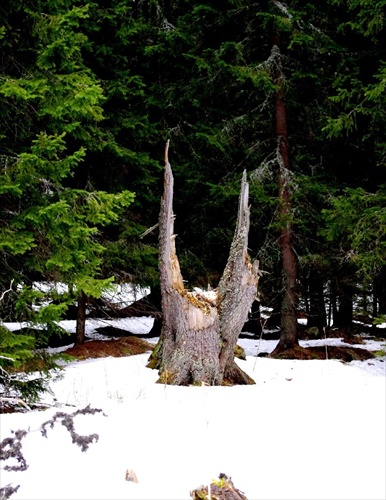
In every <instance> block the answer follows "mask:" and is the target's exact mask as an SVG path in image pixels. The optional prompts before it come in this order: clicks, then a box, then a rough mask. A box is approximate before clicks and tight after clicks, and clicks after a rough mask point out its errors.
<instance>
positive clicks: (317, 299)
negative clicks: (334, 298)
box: [307, 269, 327, 336]
mask: <svg viewBox="0 0 386 500" xmlns="http://www.w3.org/2000/svg"><path fill="white" fill-rule="evenodd" d="M308 290H309V301H310V306H309V312H308V317H307V326H308V327H317V328H318V332H319V336H321V335H322V333H323V328H324V327H325V326H326V324H327V317H326V307H325V303H324V289H323V278H322V276H321V275H320V274H319V272H318V271H317V270H315V269H311V272H310V275H309V277H308Z"/></svg>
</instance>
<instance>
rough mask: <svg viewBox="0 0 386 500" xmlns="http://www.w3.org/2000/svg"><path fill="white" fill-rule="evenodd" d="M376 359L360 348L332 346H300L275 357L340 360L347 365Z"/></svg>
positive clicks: (370, 353) (369, 352) (372, 354)
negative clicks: (351, 362)
mask: <svg viewBox="0 0 386 500" xmlns="http://www.w3.org/2000/svg"><path fill="white" fill-rule="evenodd" d="M374 357H375V355H374V353H372V352H371V351H368V350H367V349H362V348H360V347H347V346H330V345H329V346H315V347H300V346H298V347H294V348H292V349H287V350H285V351H283V352H281V353H280V354H278V355H277V356H274V358H276V359H309V360H310V359H326V358H327V359H339V360H341V361H345V362H347V363H349V362H350V361H353V360H359V361H363V360H365V359H371V358H374Z"/></svg>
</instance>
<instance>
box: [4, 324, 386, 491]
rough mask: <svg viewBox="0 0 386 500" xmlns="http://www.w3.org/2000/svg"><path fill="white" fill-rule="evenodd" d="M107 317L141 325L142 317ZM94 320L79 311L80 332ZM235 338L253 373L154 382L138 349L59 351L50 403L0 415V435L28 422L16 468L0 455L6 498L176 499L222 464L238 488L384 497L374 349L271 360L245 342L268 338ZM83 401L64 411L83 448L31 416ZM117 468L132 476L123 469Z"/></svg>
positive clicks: (381, 387)
mask: <svg viewBox="0 0 386 500" xmlns="http://www.w3.org/2000/svg"><path fill="white" fill-rule="evenodd" d="M63 324H64V325H65V327H66V328H67V329H68V330H71V329H72V328H74V323H73V322H66V323H63ZM104 324H106V323H105V322H104ZM109 324H111V322H109ZM113 324H114V326H117V327H119V328H127V329H129V330H130V331H132V332H133V333H135V332H137V333H139V334H143V333H146V332H147V331H148V330H149V328H150V326H151V320H150V319H149V318H134V319H130V320H127V319H125V320H117V321H115V322H113ZM7 326H9V325H7ZM11 326H12V325H11ZM19 326H20V325H18V327H19ZM97 326H101V325H100V322H98V321H96V320H94V321H89V322H88V326H87V328H88V335H90V336H95V328H96V327H97ZM14 327H15V328H16V326H14ZM156 340H157V339H152V341H153V342H155V341H156ZM324 342H325V341H312V342H311V341H309V342H303V345H315V344H316V343H324ZM327 342H328V343H329V344H331V345H341V344H342V342H341V340H340V339H327ZM239 344H240V345H242V346H243V347H244V348H245V349H246V353H247V360H246V361H241V360H238V363H239V364H240V366H241V367H242V368H243V369H244V370H245V371H246V372H247V373H248V374H249V375H250V376H251V377H252V378H253V379H254V380H255V381H256V385H253V386H238V387H171V386H164V385H159V384H156V383H155V381H156V380H157V372H156V371H154V370H150V369H148V368H146V363H147V359H148V354H142V355H137V356H131V357H126V358H104V359H96V360H87V361H75V362H71V363H69V364H68V365H67V366H66V368H65V370H64V376H63V378H62V379H61V380H58V381H55V382H52V391H53V394H52V395H47V397H46V402H47V403H49V404H51V405H53V407H52V408H50V409H48V410H45V411H33V412H29V413H23V414H3V415H0V423H1V427H0V432H1V435H0V439H1V440H3V439H4V438H6V437H11V436H13V434H12V431H17V430H18V429H25V430H28V434H27V436H26V437H25V438H24V439H22V441H21V445H22V452H23V456H24V457H25V459H26V462H27V464H28V468H27V470H25V471H23V472H14V471H7V470H5V469H4V466H6V465H15V460H12V459H9V460H7V461H4V462H2V463H1V466H2V469H1V470H0V473H1V475H0V487H5V486H6V485H8V484H11V485H13V486H17V485H20V487H19V489H18V491H17V493H15V494H13V495H12V497H11V498H12V499H13V500H32V499H39V500H44V499H47V500H48V499H49V500H69V499H74V500H75V499H79V500H85V499H90V500H91V499H93V500H97V499H103V500H107V499H136V500H139V499H146V500H163V499H164V500H173V499H176V500H183V499H189V498H190V495H189V493H190V491H191V490H193V489H195V488H197V487H198V486H200V485H201V484H208V483H209V482H210V481H211V480H212V479H215V478H217V477H218V475H219V473H221V472H222V473H225V474H227V475H229V476H231V477H232V480H233V482H234V484H235V486H236V487H237V488H238V489H240V490H242V491H243V492H244V493H245V494H246V496H247V497H248V498H249V499H250V500H255V499H256V500H258V499H275V500H287V499H296V500H301V499H307V500H312V499H315V500H322V499H323V500H327V499H331V500H333V499H334V500H339V499H345V500H355V499H358V500H377V499H382V500H384V499H385V498H386V478H385V470H386V448H385V442H386V435H385V421H386V418H385V417H386V371H385V370H386V362H385V360H384V359H383V360H381V359H376V360H373V359H371V360H367V361H363V362H352V363H349V364H346V363H342V362H340V361H336V360H324V361H321V360H320V361H319V360H312V361H294V360H273V359H268V358H261V357H256V353H257V352H264V351H268V352H269V351H271V350H272V349H273V347H274V346H275V345H276V341H264V340H263V341H259V340H250V339H240V340H239ZM382 345H383V346H384V345H385V343H384V342H383V343H382V342H375V341H369V342H368V344H367V345H361V346H358V347H365V348H367V349H373V350H378V349H380V347H381V346H382ZM87 405H90V406H91V408H98V409H101V410H103V413H102V412H101V413H96V414H94V415H89V414H86V415H78V416H76V417H74V423H75V431H76V432H77V433H78V434H80V435H90V434H94V433H96V434H98V436H99V439H98V441H96V442H93V443H91V444H90V447H89V448H88V450H87V451H85V452H82V451H81V449H80V447H78V446H77V445H76V444H74V443H72V442H71V436H70V434H69V432H68V431H67V430H66V428H65V427H64V426H63V425H61V420H60V419H59V420H58V421H57V422H56V423H55V425H54V426H53V428H52V429H51V428H50V427H48V430H47V438H46V437H43V436H42V434H41V432H40V427H41V425H42V424H43V423H44V422H46V421H48V420H50V419H51V418H52V417H53V415H54V414H55V413H56V412H58V411H60V412H65V413H68V414H72V413H74V412H75V411H77V410H78V409H83V408H85V407H86V406H87ZM127 470H133V471H134V472H135V474H136V476H137V478H138V483H135V482H132V481H126V480H125V475H126V471H127Z"/></svg>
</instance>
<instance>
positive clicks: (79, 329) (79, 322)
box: [75, 292, 87, 345]
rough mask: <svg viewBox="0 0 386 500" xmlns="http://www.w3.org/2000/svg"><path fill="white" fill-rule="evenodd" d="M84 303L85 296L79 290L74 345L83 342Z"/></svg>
mask: <svg viewBox="0 0 386 500" xmlns="http://www.w3.org/2000/svg"><path fill="white" fill-rule="evenodd" d="M86 303H87V297H86V295H85V294H84V293H83V292H81V293H80V295H79V297H78V309H77V315H76V339H75V345H79V344H83V342H84V340H85V337H86Z"/></svg>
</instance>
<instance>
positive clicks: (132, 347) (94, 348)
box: [63, 337, 154, 360]
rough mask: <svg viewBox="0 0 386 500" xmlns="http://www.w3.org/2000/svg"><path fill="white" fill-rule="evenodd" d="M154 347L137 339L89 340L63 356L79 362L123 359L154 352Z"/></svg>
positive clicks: (70, 349)
mask: <svg viewBox="0 0 386 500" xmlns="http://www.w3.org/2000/svg"><path fill="white" fill-rule="evenodd" d="M153 349H154V345H153V344H150V343H149V342H146V341H145V340H142V339H140V338H137V337H122V338H120V339H114V340H89V341H87V342H85V343H84V344H80V345H77V346H74V347H70V348H69V349H66V350H65V351H64V352H63V354H67V355H69V356H72V357H74V358H76V359H78V360H84V359H89V358H107V357H109V356H111V357H113V358H121V357H124V356H132V355H135V354H144V353H146V352H149V351H152V350H153Z"/></svg>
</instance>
